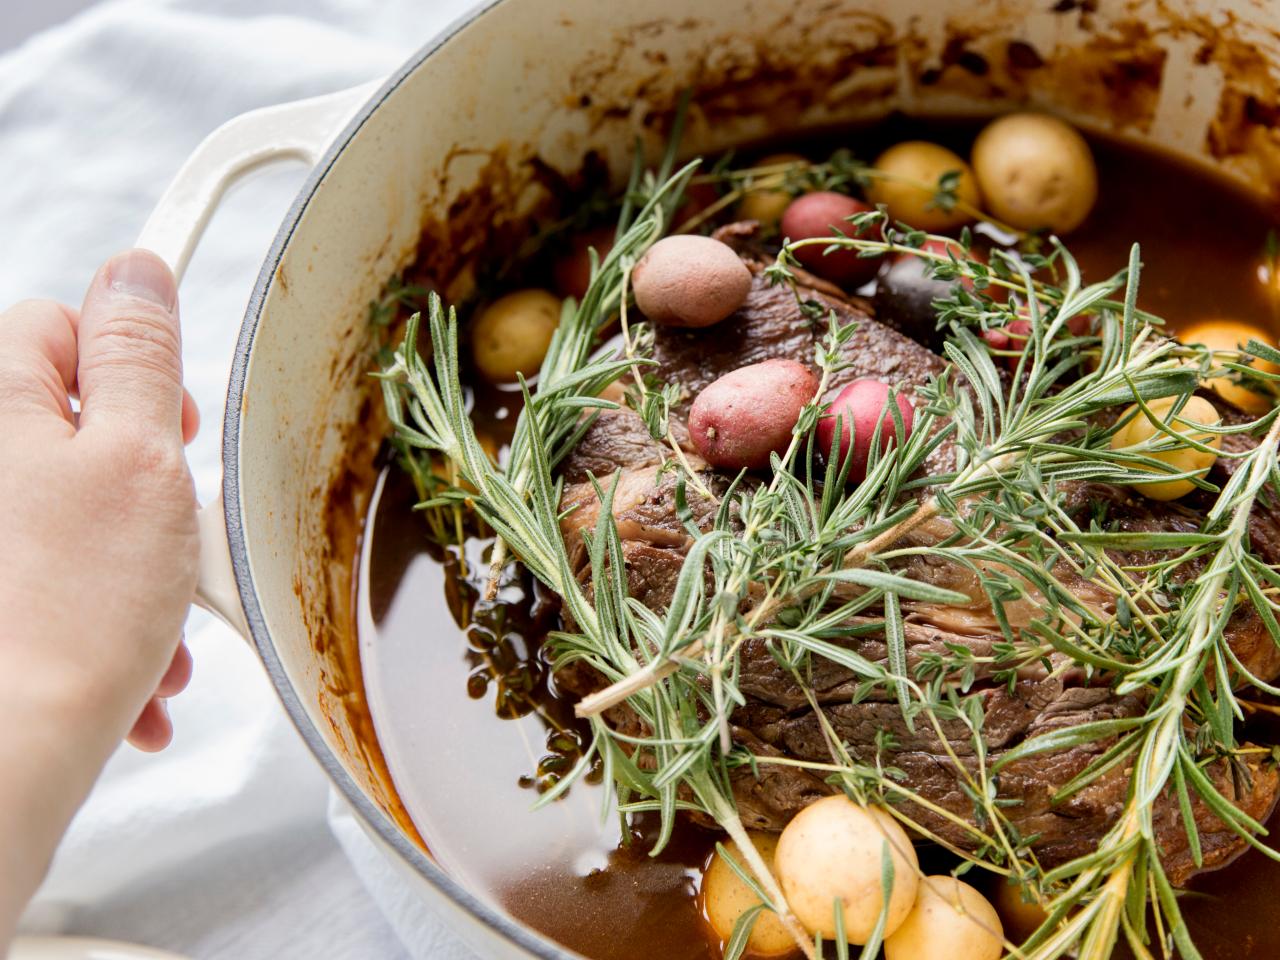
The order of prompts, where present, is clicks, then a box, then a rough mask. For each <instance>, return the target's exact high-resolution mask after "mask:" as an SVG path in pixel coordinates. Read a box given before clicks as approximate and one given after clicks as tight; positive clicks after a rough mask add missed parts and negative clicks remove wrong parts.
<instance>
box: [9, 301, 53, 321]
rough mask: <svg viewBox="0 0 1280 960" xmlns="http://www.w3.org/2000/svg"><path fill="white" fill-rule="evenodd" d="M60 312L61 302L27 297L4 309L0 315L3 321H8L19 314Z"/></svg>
mask: <svg viewBox="0 0 1280 960" xmlns="http://www.w3.org/2000/svg"><path fill="white" fill-rule="evenodd" d="M61 312H62V306H61V304H59V303H57V302H56V301H54V300H39V299H35V298H28V299H26V300H19V301H18V302H17V303H15V304H14V305H13V306H12V307H10V308H9V309H8V310H6V311H5V312H4V314H3V315H0V316H3V319H4V321H5V322H8V321H9V320H11V319H12V318H14V317H17V316H19V315H21V314H45V313H48V314H53V313H61Z"/></svg>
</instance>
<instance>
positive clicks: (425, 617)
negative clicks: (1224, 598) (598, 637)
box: [359, 117, 1280, 960]
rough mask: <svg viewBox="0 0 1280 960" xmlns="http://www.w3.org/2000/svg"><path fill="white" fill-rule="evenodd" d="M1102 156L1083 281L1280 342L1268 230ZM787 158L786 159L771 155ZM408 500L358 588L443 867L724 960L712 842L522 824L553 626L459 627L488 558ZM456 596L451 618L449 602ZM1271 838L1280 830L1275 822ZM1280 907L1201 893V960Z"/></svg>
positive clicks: (1234, 885) (699, 959) (483, 406)
mask: <svg viewBox="0 0 1280 960" xmlns="http://www.w3.org/2000/svg"><path fill="white" fill-rule="evenodd" d="M975 129H976V128H975V127H974V126H973V125H972V124H957V123H954V122H947V123H943V124H938V123H934V122H924V121H919V120H911V119H907V118H902V117H895V118H891V119H889V120H888V121H886V122H885V123H883V124H881V125H878V126H877V127H874V128H870V129H866V130H860V131H855V132H853V133H851V134H848V133H847V134H845V135H843V136H842V137H841V138H839V139H836V138H834V137H830V136H827V137H823V138H821V139H820V140H818V141H815V142H814V143H813V144H811V146H812V149H811V150H810V151H808V152H809V153H810V154H811V155H812V156H814V157H821V156H823V155H824V154H825V153H826V152H828V151H829V150H830V149H831V148H832V147H833V146H838V145H846V146H851V147H852V148H854V150H855V152H856V153H857V154H858V155H860V156H864V157H874V156H875V155H876V153H877V152H878V150H879V149H880V148H882V147H883V146H885V145H887V144H889V143H892V142H896V141H898V140H902V139H907V138H913V137H927V138H929V139H934V140H941V141H943V142H947V143H949V144H951V145H952V146H954V147H956V148H957V149H958V150H960V151H961V152H967V143H968V141H969V140H970V139H971V138H972V136H973V134H974V132H975ZM1092 142H1093V148H1094V152H1095V156H1096V157H1097V160H1098V165H1099V170H1100V175H1101V191H1100V197H1099V202H1098V205H1097V207H1096V208H1095V210H1094V213H1093V215H1092V216H1091V218H1090V219H1089V221H1088V222H1087V224H1086V225H1085V226H1084V227H1083V228H1082V229H1080V230H1079V231H1078V232H1077V233H1075V234H1074V235H1072V236H1071V237H1070V238H1069V239H1070V248H1071V250H1072V252H1073V253H1074V254H1075V256H1076V257H1077V259H1078V260H1079V262H1080V263H1081V265H1082V267H1083V269H1084V271H1085V275H1086V279H1087V280H1088V279H1100V278H1102V277H1104V276H1107V275H1109V274H1111V273H1112V272H1114V271H1116V270H1119V269H1121V268H1123V267H1124V266H1125V264H1126V263H1127V260H1128V256H1129V247H1130V245H1131V244H1132V243H1133V242H1134V241H1138V242H1139V243H1141V244H1142V248H1143V260H1144V261H1145V270H1144V273H1143V282H1142V295H1141V304H1142V306H1144V307H1145V308H1146V309H1148V310H1151V311H1153V312H1155V313H1158V314H1160V315H1162V316H1164V317H1166V318H1167V319H1168V320H1169V321H1170V323H1171V324H1172V326H1173V329H1174V330H1176V329H1178V327H1180V326H1182V327H1185V326H1186V325H1188V324H1190V323H1192V322H1196V321H1199V320H1202V319H1208V318H1213V317H1234V318H1238V319H1242V320H1246V321H1250V322H1253V323H1255V324H1258V325H1260V326H1264V327H1265V328H1267V329H1270V330H1272V331H1277V330H1280V322H1278V313H1277V311H1278V309H1280V307H1278V304H1280V286H1276V285H1274V284H1272V285H1268V283H1266V282H1265V280H1266V277H1265V274H1262V273H1260V271H1261V270H1263V268H1264V263H1265V260H1264V256H1263V245H1264V240H1265V237H1266V234H1267V231H1268V229H1270V228H1271V226H1272V225H1273V224H1274V223H1275V218H1274V217H1273V216H1272V215H1271V214H1270V213H1269V212H1268V211H1267V210H1266V209H1264V208H1263V207H1262V206H1260V205H1259V203H1258V202H1257V201H1256V199H1255V198H1253V197H1251V196H1249V195H1247V194H1246V193H1244V192H1243V191H1241V190H1239V189H1237V188H1236V187H1234V186H1232V185H1229V184H1227V183H1225V182H1222V181H1220V180H1217V179H1214V178H1212V177H1209V176H1207V175H1206V174H1205V173H1203V172H1202V171H1199V170H1196V169H1193V168H1191V167H1189V166H1187V165H1185V164H1183V163H1181V162H1178V161H1175V160H1174V159H1172V158H1170V157H1167V156H1164V155H1161V154H1157V153H1153V152H1150V151H1147V150H1140V149H1137V148H1134V147H1132V146H1129V145H1125V144H1122V143H1120V142H1118V141H1113V140H1104V139H1097V138H1095V139H1093V141H1092ZM780 146H785V147H786V148H787V149H790V150H794V149H795V145H794V144H772V145H771V147H772V148H775V149H776V148H777V147H780ZM748 155H750V154H748ZM506 399H508V398H505V397H503V396H502V394H501V393H500V392H498V391H493V390H485V391H483V392H481V394H480V395H479V396H478V397H477V401H476V404H477V405H476V415H477V418H478V419H482V420H483V421H484V426H485V428H486V429H487V430H488V431H489V432H490V433H491V434H492V435H494V436H495V437H497V438H498V439H499V440H501V439H504V438H505V437H506V436H507V435H508V431H509V429H510V426H511V415H510V413H509V412H508V411H507V410H506V409H505V407H504V400H506ZM413 499H414V498H413V492H412V489H411V487H410V485H409V484H408V482H407V481H406V480H405V479H404V478H403V477H402V476H401V475H400V474H399V472H398V471H397V470H395V469H390V470H389V472H388V476H387V483H386V487H385V490H384V493H383V496H382V498H381V500H380V502H379V506H378V509H377V513H376V515H375V516H373V517H371V518H370V520H369V521H368V522H367V525H366V536H371V537H372V538H373V543H374V544H375V545H376V546H375V548H374V549H373V550H372V553H371V562H370V568H369V571H368V577H367V581H366V582H362V583H361V584H360V590H361V591H362V594H363V595H364V598H365V600H366V602H367V609H368V611H369V614H370V616H369V618H367V619H366V620H364V621H362V623H361V633H360V638H359V639H360V643H361V644H362V645H368V644H379V645H382V646H383V647H384V648H385V650H386V651H389V653H388V656H390V657H392V658H393V663H392V664H391V667H390V668H389V672H390V673H391V674H392V675H398V677H399V679H398V681H397V682H396V684H395V685H393V686H392V687H389V688H388V689H387V690H386V693H387V695H388V697H389V698H390V702H392V703H394V704H396V707H395V715H396V717H397V719H398V720H400V719H401V718H402V719H403V722H404V723H406V724H418V725H421V726H423V727H429V728H430V731H431V735H430V736H424V737H423V738H422V744H423V746H422V749H421V751H420V754H421V755H420V762H421V764H423V765H424V769H429V770H430V771H431V777H430V778H426V779H428V780H429V781H430V782H431V783H432V784H434V786H433V787H432V790H433V793H432V795H431V796H430V797H429V801H430V802H429V803H428V804H427V807H428V808H429V809H430V811H431V813H430V816H429V817H428V818H425V822H424V818H423V817H422V814H421V813H420V812H418V811H415V812H418V815H419V821H418V823H417V826H418V827H419V829H420V830H421V832H422V834H423V836H424V837H425V839H426V841H427V843H428V845H429V846H430V848H431V850H432V852H433V853H434V855H435V856H436V857H437V858H438V859H439V861H440V862H441V864H442V865H444V867H445V868H446V869H448V870H450V871H451V872H453V873H454V874H455V875H457V876H459V877H460V878H461V879H463V880H464V881H465V882H466V883H467V884H468V885H469V886H470V887H471V888H473V889H475V890H477V891H479V892H481V893H483V894H485V895H487V896H489V897H490V898H492V899H493V900H494V901H495V902H497V903H500V904H501V905H502V906H504V907H505V908H506V909H507V910H508V911H509V912H511V913H512V914H513V915H514V916H516V917H518V918H519V919H521V920H523V921H525V922H527V923H529V924H530V925H531V926H533V927H535V928H537V929H539V930H542V931H543V932H545V933H547V934H548V935H549V936H551V937H553V938H555V939H557V940H559V941H560V942H562V943H564V944H565V945H566V946H569V947H571V948H573V949H576V950H578V951H580V952H582V953H584V954H586V955H587V956H590V957H593V958H596V960H649V958H653V957H662V958H671V960H684V958H688V960H714V958H715V957H717V956H718V955H719V949H718V947H717V946H716V945H715V944H714V943H713V942H712V941H711V939H710V936H709V934H708V931H707V928H706V926H705V924H704V922H703V920H702V918H701V916H700V913H699V909H698V906H697V902H696V897H695V895H696V891H697V885H698V880H699V877H700V874H701V869H702V866H703V864H704V863H705V862H706V859H707V857H708V856H709V855H710V852H711V849H712V847H713V845H714V842H715V838H714V836H713V835H711V834H710V833H708V832H706V831H703V830H700V829H698V828H696V827H693V826H689V825H683V826H681V827H679V828H678V829H677V831H676V836H675V839H674V841H673V842H672V844H671V846H670V847H669V848H668V849H667V850H666V851H665V852H664V853H663V854H662V855H661V856H660V857H657V858H651V857H649V856H648V855H647V851H648V849H649V846H650V844H651V842H652V836H653V831H654V824H653V822H652V821H651V820H650V819H648V818H644V817H641V818H636V819H634V820H633V821H632V822H631V823H630V824H629V826H628V832H629V833H630V835H631V836H630V843H629V844H626V845H622V844H620V842H619V840H620V828H619V825H618V823H617V822H616V820H611V821H610V822H609V823H607V824H604V825H602V824H601V818H600V810H601V805H602V803H603V801H604V796H603V794H604V790H603V788H602V787H601V786H599V785H596V784H590V783H581V784H579V785H577V786H575V787H574V788H573V789H572V790H571V791H570V793H569V796H568V797H567V798H566V799H564V800H562V801H559V802H557V803H555V804H552V805H551V806H549V807H548V808H546V809H544V810H542V811H540V812H537V813H533V812H531V811H530V806H531V804H532V803H533V802H534V800H535V799H536V797H537V792H536V790H537V787H538V784H539V783H542V784H543V785H544V786H545V785H546V784H547V783H550V782H553V781H554V779H555V777H556V776H557V775H558V774H559V773H561V772H563V770H564V769H566V768H567V766H568V764H569V763H570V762H571V760H572V754H573V748H574V747H575V743H574V740H575V738H577V739H579V740H580V738H581V736H582V734H581V731H580V730H577V729H576V728H574V722H573V718H572V709H571V705H570V704H569V703H567V702H566V701H565V700H563V699H561V698H560V697H559V696H558V695H557V692H556V690H555V685H554V682H553V681H552V680H551V679H550V677H549V671H548V669H547V665H546V663H545V661H544V660H543V659H542V656H541V652H540V640H541V637H542V635H543V634H544V633H545V631H546V630H547V629H548V628H550V627H552V626H553V622H554V608H553V606H552V605H550V604H548V603H546V602H544V601H545V598H539V597H538V596H537V592H536V590H535V589H534V588H533V586H532V584H530V583H527V582H526V583H522V584H516V585H512V586H510V587H508V588H507V591H506V595H507V597H508V598H510V599H511V600H513V601H515V602H513V603H512V605H511V606H510V607H509V609H508V612H507V614H506V616H507V619H506V621H505V622H504V623H502V624H501V625H500V626H499V628H497V629H495V628H493V624H492V623H491V622H490V623H489V625H487V626H486V625H484V624H480V625H477V624H472V625H470V626H469V627H468V628H467V629H465V630H463V629H461V628H459V627H458V626H457V625H456V624H457V622H467V617H468V616H469V610H470V607H471V605H472V604H473V603H474V599H475V595H476V594H475V585H476V583H478V574H477V572H476V567H477V565H478V563H479V562H480V561H481V559H482V558H481V550H480V547H479V545H477V546H476V547H475V549H469V550H468V557H469V560H470V563H471V569H470V571H469V573H470V577H469V578H466V577H463V576H461V573H460V570H459V565H458V561H457V558H456V557H450V556H446V555H444V554H443V553H442V552H441V551H440V550H439V549H438V548H436V547H433V546H431V545H430V544H429V543H428V542H427V539H426V536H425V534H424V530H423V527H422V523H423V520H422V518H421V517H420V516H419V515H416V514H414V513H413V512H412V510H411V506H412V502H413ZM446 597H447V599H448V605H447V606H448V610H446V605H444V604H442V602H441V601H442V598H446ZM450 612H451V613H452V616H450V615H449V614H450ZM384 659H385V657H384ZM384 666H385V664H384ZM1269 742H1275V741H1274V739H1273V740H1271V741H1269ZM416 757H417V754H415V758H416ZM1271 825H1272V827H1273V828H1277V827H1280V816H1277V817H1273V818H1272V824H1271ZM929 859H930V860H933V859H936V858H933V857H930V858H929ZM943 859H945V858H943ZM930 867H931V869H937V870H945V869H947V868H948V864H947V863H946V862H941V860H940V862H938V863H936V864H934V863H931V864H930ZM1277 888H1280V865H1277V864H1276V863H1274V862H1273V861H1270V860H1268V859H1266V858H1265V857H1263V856H1261V855H1259V854H1257V853H1253V852H1251V853H1249V854H1247V855H1245V856H1244V857H1242V858H1240V860H1238V861H1237V862H1236V863H1235V864H1233V865H1232V866H1230V867H1228V868H1227V869H1225V870H1222V871H1219V872H1218V873H1216V874H1213V875H1210V876H1206V877H1202V878H1199V879H1198V880H1197V881H1196V883H1195V884H1194V891H1193V893H1192V894H1191V895H1189V896H1188V897H1187V899H1186V901H1185V907H1184V909H1185V911H1186V916H1187V919H1188V923H1189V924H1190V926H1191V928H1192V935H1193V937H1194V938H1195V939H1196V941H1197V943H1199V944H1200V947H1201V950H1202V951H1203V952H1204V955H1205V956H1206V958H1226V957H1274V956H1280V916H1277V912H1276V907H1275V906H1274V896H1273V894H1272V892H1271V891H1273V890H1274V889H1277Z"/></svg>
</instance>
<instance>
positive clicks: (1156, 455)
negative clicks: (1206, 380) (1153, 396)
mask: <svg viewBox="0 0 1280 960" xmlns="http://www.w3.org/2000/svg"><path fill="white" fill-rule="evenodd" d="M1176 400H1177V398H1176V397H1162V398H1161V399H1159V400H1152V401H1151V402H1149V403H1148V404H1147V406H1148V408H1150V410H1151V412H1152V413H1153V414H1154V415H1155V416H1156V417H1158V418H1159V419H1160V421H1161V422H1163V423H1165V424H1167V425H1168V426H1169V427H1170V428H1171V429H1172V430H1173V431H1174V432H1175V433H1178V434H1181V435H1182V436H1184V437H1190V438H1193V439H1195V440H1197V441H1199V442H1200V443H1204V444H1207V445H1209V446H1210V447H1213V448H1215V449H1217V448H1220V447H1221V446H1222V435H1221V434H1216V433H1206V432H1202V431H1199V430H1195V429H1194V428H1193V427H1191V426H1189V425H1188V424H1189V423H1190V424H1202V425H1203V426H1206V427H1216V426H1217V425H1218V424H1219V423H1221V422H1222V418H1221V417H1219V416H1218V411H1217V410H1215V409H1214V408H1213V404H1211V403H1210V402H1209V401H1208V400H1206V399H1204V397H1192V398H1191V399H1190V400H1188V401H1187V403H1186V406H1184V407H1183V408H1182V410H1181V412H1179V414H1178V419H1179V420H1185V421H1187V423H1175V422H1173V421H1172V419H1171V418H1172V413H1173V406H1174V403H1175V401H1176ZM1131 413H1134V414H1136V415H1135V416H1134V417H1133V419H1132V420H1130V421H1129V422H1128V423H1127V424H1125V426H1124V427H1122V428H1121V429H1119V430H1117V431H1116V433H1115V435H1114V436H1112V438H1111V449H1112V450H1119V449H1121V448H1123V447H1132V446H1136V445H1137V444H1140V443H1143V442H1145V441H1147V440H1150V439H1151V438H1152V437H1157V436H1158V437H1159V438H1162V439H1163V440H1164V441H1165V442H1168V441H1169V440H1170V438H1169V436H1168V434H1166V433H1164V432H1162V431H1160V430H1158V429H1157V428H1156V426H1155V424H1153V423H1152V422H1151V421H1150V420H1149V419H1147V416H1146V414H1144V413H1143V412H1142V411H1141V410H1140V409H1139V408H1138V405H1137V404H1134V405H1133V406H1131V407H1129V409H1127V410H1126V411H1125V412H1124V414H1123V416H1125V417H1127V416H1129V415H1130V414H1131ZM1156 442H1159V441H1158V440H1157V441H1156ZM1143 455H1144V456H1148V457H1151V458H1153V459H1155V460H1160V461H1162V462H1163V463H1167V464H1169V465H1170V466H1171V467H1174V468H1175V469H1177V470H1178V472H1179V473H1181V472H1184V471H1195V472H1196V473H1197V474H1198V475H1199V476H1204V475H1205V474H1206V473H1208V472H1209V468H1210V467H1212V466H1213V464H1214V461H1216V460H1217V459H1218V457H1217V455H1216V454H1214V453H1209V452H1205V451H1203V450H1197V449H1195V448H1194V447H1177V448H1173V449H1169V450H1147V451H1143ZM1152 472H1155V471H1154V470H1153V471H1152ZM1133 489H1134V490H1136V491H1137V492H1138V493H1140V494H1142V495H1143V496H1144V497H1150V498H1151V499H1152V500H1176V499H1177V498H1178V497H1181V496H1185V495H1186V494H1188V493H1190V492H1191V491H1192V490H1193V489H1195V484H1194V483H1192V482H1191V481H1190V480H1157V481H1153V482H1152V483H1135V484H1134V485H1133Z"/></svg>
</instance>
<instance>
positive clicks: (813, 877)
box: [774, 794, 920, 943]
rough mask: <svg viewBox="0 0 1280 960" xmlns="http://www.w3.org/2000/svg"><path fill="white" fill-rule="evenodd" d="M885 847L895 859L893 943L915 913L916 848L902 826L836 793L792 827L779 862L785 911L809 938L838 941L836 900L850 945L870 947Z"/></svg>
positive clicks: (888, 929) (889, 922) (888, 928)
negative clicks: (788, 909) (814, 935)
mask: <svg viewBox="0 0 1280 960" xmlns="http://www.w3.org/2000/svg"><path fill="white" fill-rule="evenodd" d="M886 841H887V842H888V843H889V854H890V857H891V858H892V860H893V889H892V890H891V891H890V894H889V908H888V914H887V916H886V921H885V935H886V936H888V935H890V934H892V933H893V932H894V931H895V930H897V929H898V927H899V926H900V925H901V924H902V922H903V920H905V919H906V917H907V914H908V913H910V912H911V907H912V905H913V904H914V903H915V900H916V888H917V885H918V883H919V879H920V878H919V872H920V866H919V861H918V860H917V859H916V852H915V849H914V848H913V847H912V846H911V840H910V839H909V838H908V837H907V834H906V831H905V830H903V829H902V827H901V826H899V825H898V821H896V820H894V819H893V817H891V816H890V815H889V814H887V813H886V812H885V811H884V810H881V809H880V808H878V807H862V806H859V805H857V804H855V803H854V802H853V801H852V800H850V799H849V798H848V797H846V796H845V795H844V794H836V795H835V796H831V797H824V798H823V799H821V800H819V801H817V802H816V803H812V804H810V805H809V806H807V807H805V808H804V809H803V810H801V811H800V812H799V813H798V814H796V816H795V817H794V818H793V819H792V820H791V822H790V823H789V824H787V826H786V827H785V828H784V829H783V831H782V834H781V836H780V837H779V838H778V849H777V852H776V854H775V859H774V863H775V864H776V865H777V874H778V882H779V883H780V884H781V886H782V892H783V894H785V895H786V898H787V905H788V906H789V907H791V912H792V913H794V914H795V916H796V919H797V920H799V921H800V922H801V923H802V924H804V926H805V928H806V929H807V930H809V932H811V933H821V934H822V936H823V937H824V938H825V939H827V940H830V939H832V938H834V937H835V933H836V928H835V910H834V909H833V905H834V903H835V901H836V899H837V898H838V899H839V901H840V904H841V911H842V913H843V914H844V928H845V935H846V936H847V937H848V939H849V942H850V943H866V942H867V938H868V937H870V936H871V932H872V931H873V930H874V929H875V926H876V922H877V921H878V920H879V918H880V910H881V906H882V905H883V903H884V891H883V888H882V887H881V884H880V865H881V857H882V854H883V850H884V844H885V843H886Z"/></svg>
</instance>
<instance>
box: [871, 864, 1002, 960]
mask: <svg viewBox="0 0 1280 960" xmlns="http://www.w3.org/2000/svg"><path fill="white" fill-rule="evenodd" d="M1003 944H1004V931H1003V930H1002V929H1001V927H1000V916H999V914H997V913H996V908H995V907H993V906H992V905H991V903H990V902H989V901H988V900H987V898H986V897H984V896H983V895H982V894H980V893H979V892H978V891H977V890H975V889H973V887H971V886H969V885H968V884H967V883H964V882H962V881H960V880H957V879H956V878H955V877H946V876H935V877H923V878H921V880H920V888H919V890H918V891H917V892H916V902H915V905H914V906H912V908H911V912H910V913H909V914H907V919H905V920H904V921H902V926H900V927H898V929H897V930H895V931H894V932H893V933H892V934H890V935H889V936H888V937H887V938H886V939H885V941H884V957H885V960H1000V957H1001V956H1003V954H1004V946H1003Z"/></svg>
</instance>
